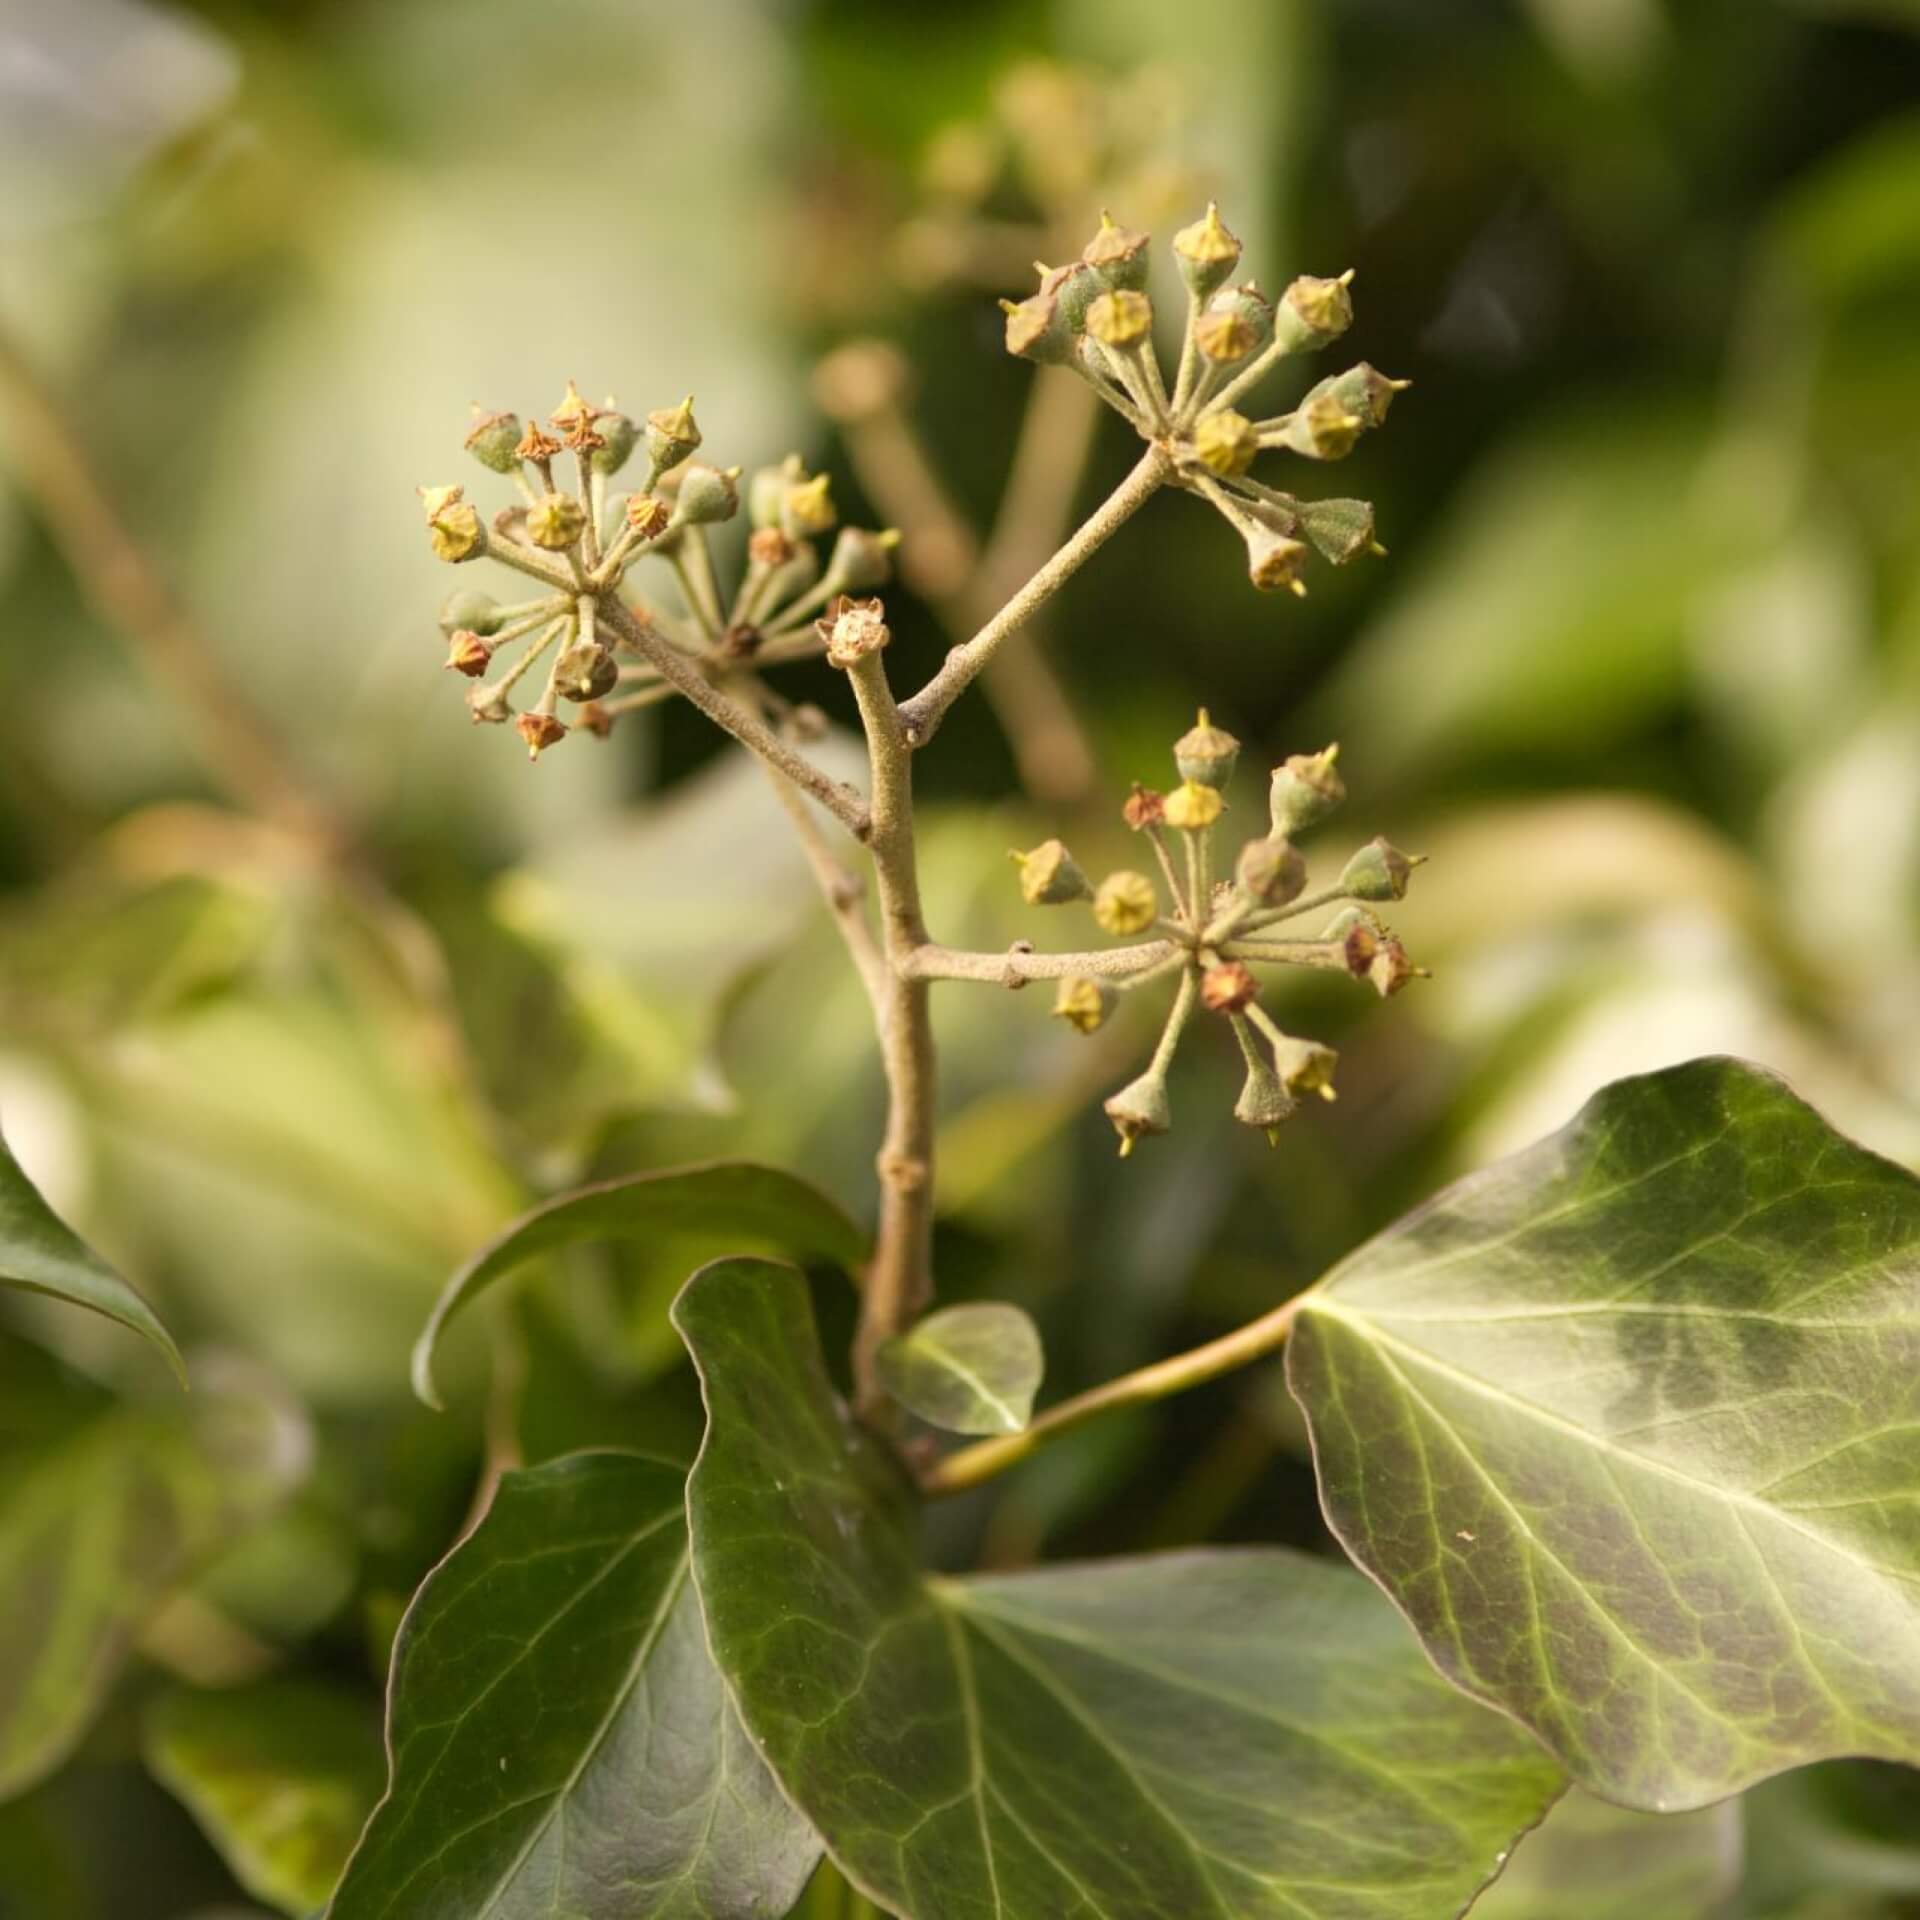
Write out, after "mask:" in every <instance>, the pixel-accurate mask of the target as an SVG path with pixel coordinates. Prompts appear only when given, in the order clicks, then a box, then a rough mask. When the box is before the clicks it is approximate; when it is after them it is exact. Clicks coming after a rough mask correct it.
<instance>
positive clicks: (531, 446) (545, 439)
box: [513, 420, 560, 460]
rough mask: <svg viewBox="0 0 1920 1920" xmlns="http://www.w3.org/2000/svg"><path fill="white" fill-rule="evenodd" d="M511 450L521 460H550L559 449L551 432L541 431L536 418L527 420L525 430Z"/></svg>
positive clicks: (557, 442) (558, 443)
mask: <svg viewBox="0 0 1920 1920" xmlns="http://www.w3.org/2000/svg"><path fill="white" fill-rule="evenodd" d="M513 451H514V456H515V457H516V458H517V459H521V460H551V459H552V458H553V456H554V455H555V454H556V453H558V452H559V451H560V442H559V441H558V440H556V439H554V438H553V436H552V435H551V434H546V433H542V432H541V431H540V423H539V422H538V421H537V420H529V421H528V422H527V430H526V432H525V433H523V434H522V435H521V436H520V444H519V445H518V446H517V447H515V448H514V450H513Z"/></svg>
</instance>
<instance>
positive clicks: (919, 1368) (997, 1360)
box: [876, 1300, 1046, 1433]
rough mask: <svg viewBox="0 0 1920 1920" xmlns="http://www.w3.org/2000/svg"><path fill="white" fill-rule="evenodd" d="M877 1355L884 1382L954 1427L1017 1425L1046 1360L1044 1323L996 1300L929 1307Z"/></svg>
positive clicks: (909, 1403)
mask: <svg viewBox="0 0 1920 1920" xmlns="http://www.w3.org/2000/svg"><path fill="white" fill-rule="evenodd" d="M876 1362H877V1365H878V1369H879V1374H880V1384H881V1385H882V1386H883V1387H885V1388H886V1390H887V1391H888V1392H889V1393H890V1394H892V1395H893V1397H894V1398H895V1399H896V1400H898V1401H899V1402H900V1404H901V1405H902V1406H903V1407H905V1408H906V1409H907V1411H908V1412H909V1413H917V1414H918V1415H919V1416H920V1418H921V1419H922V1420H925V1421H926V1422H927V1423H928V1424H929V1425H931V1426H936V1427H944V1428H945V1429H946V1430H947V1431H948V1432H949V1433H1018V1432H1019V1431H1020V1429H1021V1428H1022V1427H1024V1426H1025V1425H1026V1424H1027V1422H1028V1421H1029V1420H1031V1419H1032V1418H1033V1396H1034V1395H1035V1394H1036V1393H1038V1392H1039V1391H1040V1380H1041V1376H1042V1374H1043V1372H1044V1371H1045V1368H1046V1356H1045V1355H1044V1354H1043V1353H1042V1352H1041V1350H1040V1332H1039V1329H1038V1328H1037V1327H1035V1325H1034V1324H1033V1322H1032V1320H1030V1319H1029V1318H1028V1317H1027V1315H1026V1314H1024V1313H1022V1312H1021V1311H1020V1309H1019V1308H1018V1307H1010V1306H1007V1305H1005V1304H1004V1303H1003V1302H1001V1301H998V1300H981V1301H976V1302H970V1303H968V1304H967V1305H965V1306H959V1307H943V1308H941V1310H940V1311H939V1312H938V1313H930V1314H928V1315H927V1317H926V1318H925V1319H924V1320H922V1321H920V1322H919V1323H918V1324H917V1325H916V1326H915V1327H914V1328H913V1329H912V1331H911V1332H909V1333H907V1334H906V1335H904V1336H903V1337H902V1338H900V1339H898V1340H889V1341H888V1342H887V1343H886V1345H885V1346H883V1347H882V1348H881V1349H880V1351H879V1353H878V1355H877V1356H876Z"/></svg>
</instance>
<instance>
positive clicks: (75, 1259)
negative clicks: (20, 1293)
mask: <svg viewBox="0 0 1920 1920" xmlns="http://www.w3.org/2000/svg"><path fill="white" fill-rule="evenodd" d="M0 1286H9V1287H25V1288H27V1289H28V1290H29V1291H31V1292H33V1293H46V1294H51V1295H52V1296H53V1297H54V1298H55V1299H56V1300H65V1301H68V1302H70V1303H71V1304H72V1305H74V1306H76V1307H86V1308H88V1309H89V1310H91V1311H92V1312H94V1313H99V1314H104V1315H105V1316H106V1317H107V1318H108V1319H109V1320H117V1321H118V1322H119V1323H120V1324H121V1325H122V1326H123V1327H130V1328H132V1330H133V1331H134V1332H135V1333H137V1334H141V1335H143V1336H144V1337H145V1338H146V1339H148V1340H151V1341H152V1342H153V1344H154V1345H155V1346H156V1347H158V1348H159V1349H160V1351H161V1353H162V1354H164V1355H165V1356H166V1361H167V1365H168V1366H170V1367H171V1368H172V1369H173V1375H174V1378H175V1379H176V1380H178V1381H179V1382H180V1384H181V1385H182V1386H183V1387H184V1386H185V1385H186V1384H187V1369H186V1366H185V1363H184V1362H183V1361H182V1360H181V1358H180V1349H179V1348H178V1347H176V1346H175V1345H174V1344H173V1336H172V1335H171V1334H170V1333H168V1331H167V1330H166V1328H165V1327H163V1326H162V1325H161V1324H160V1319H159V1316H158V1315H157V1314H156V1313H155V1312H154V1310H153V1309H152V1308H151V1307H150V1306H148V1305H147V1303H146V1302H145V1301H144V1300H143V1299H141V1297H140V1296H139V1294H137V1293H136V1292H135V1291H134V1290H133V1288H132V1287H131V1286H130V1285H129V1284H128V1283H127V1282H126V1281H125V1280H123V1279H122V1278H121V1277H120V1275H119V1274H117V1273H116V1272H114V1270H113V1269H112V1268H111V1267H110V1266H108V1265H107V1263H106V1262H105V1261H104V1260H102V1259H101V1258H100V1256H99V1255H98V1254H97V1253H95V1252H94V1250H93V1249H92V1248H91V1247H90V1246H88V1245H87V1243H86V1242H85V1241H84V1240H82V1239H81V1238H80V1236H79V1235H78V1234H77V1233H75V1232H74V1231H73V1229H72V1228H71V1227H69V1226H68V1225H67V1224H66V1222H65V1221H64V1220H62V1219H61V1218H60V1216H59V1215H58V1214H56V1213H55V1212H54V1210H53V1209H52V1208H51V1207H50V1206H48V1205H47V1203H46V1201H45V1200H43V1199H42V1198H41V1197H40V1193H39V1190H38V1189H37V1188H36V1187H35V1186H34V1184H33V1182H32V1181H31V1180H29V1179H28V1178H27V1176H26V1175H25V1174H24V1173H23V1172H22V1171H21V1170H20V1163H19V1162H18V1161H17V1160H16V1159H14V1157H13V1154H12V1152H11V1150H10V1149H9V1148H8V1146H7V1143H6V1141H5V1140H4V1139H0Z"/></svg>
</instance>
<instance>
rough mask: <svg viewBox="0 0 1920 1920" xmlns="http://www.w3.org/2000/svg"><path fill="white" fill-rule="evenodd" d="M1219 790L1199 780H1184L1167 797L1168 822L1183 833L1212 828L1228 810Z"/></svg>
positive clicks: (1166, 816)
mask: <svg viewBox="0 0 1920 1920" xmlns="http://www.w3.org/2000/svg"><path fill="white" fill-rule="evenodd" d="M1226 804H1227V803H1226V802H1225V801H1224V800H1223V799H1221V797H1220V793H1219V790H1218V789H1217V788H1215V787H1209V786H1206V785H1204V784H1203V783H1202V782H1200V781H1198V780H1183V781H1181V783H1180V784H1179V785H1178V786H1177V787H1175V788H1174V790H1173V791H1172V792H1171V793H1170V794H1168V795H1167V809H1166V815H1165V818H1166V822H1167V825H1168V826H1170V827H1178V828H1179V829H1180V830H1181V831H1182V832H1183V833H1198V832H1199V831H1200V829H1201V828H1202V827H1210V826H1212V825H1213V823H1214V822H1215V821H1216V820H1218V819H1219V818H1220V815H1221V814H1222V812H1224V811H1225V809H1226Z"/></svg>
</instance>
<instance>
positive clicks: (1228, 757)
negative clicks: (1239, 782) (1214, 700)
mask: <svg viewBox="0 0 1920 1920" xmlns="http://www.w3.org/2000/svg"><path fill="white" fill-rule="evenodd" d="M1239 758H1240V742H1239V741H1238V740H1236V739H1235V738H1234V737H1233V735H1232V734H1230V733H1228V732H1227V731H1226V730H1225V729H1224V728H1221V727H1216V726H1215V725H1214V724H1213V722H1212V720H1211V719H1209V718H1208V716H1207V710H1206V708H1205V707H1202V708H1201V709H1200V716H1199V718H1198V719H1197V720H1196V721H1195V722H1194V723H1193V725H1192V726H1191V727H1189V728H1188V729H1187V731H1186V732H1185V733H1183V734H1182V735H1181V736H1180V738H1179V739H1178V740H1176V741H1175V742H1174V743H1173V764H1174V765H1175V766H1176V767H1178V768H1179V769H1180V778H1181V779H1182V780H1191V781H1194V782H1195V783H1197V784H1198V785H1200V786H1203V787H1224V786H1225V785H1226V784H1227V782H1228V781H1229V780H1231V779H1232V778H1233V768H1234V763H1235V762H1236V761H1237V760H1238V759H1239Z"/></svg>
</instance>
